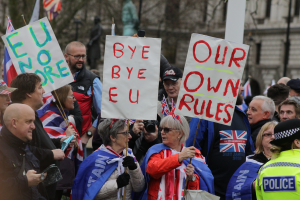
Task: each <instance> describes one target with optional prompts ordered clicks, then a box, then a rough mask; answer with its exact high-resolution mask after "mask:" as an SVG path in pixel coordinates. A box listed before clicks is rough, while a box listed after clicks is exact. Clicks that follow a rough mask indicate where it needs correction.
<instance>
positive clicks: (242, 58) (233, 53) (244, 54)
mask: <svg viewBox="0 0 300 200" xmlns="http://www.w3.org/2000/svg"><path fill="white" fill-rule="evenodd" d="M238 50H239V51H242V52H243V56H242V57H239V58H235V57H234V55H235V53H236V51H238ZM245 56H246V52H245V50H244V49H242V48H234V49H233V51H232V54H231V58H230V61H229V65H228V67H231V64H232V61H233V62H234V63H235V65H236V66H237V67H241V66H240V64H239V63H238V61H241V60H244V58H245Z"/></svg>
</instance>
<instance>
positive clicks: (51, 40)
mask: <svg viewBox="0 0 300 200" xmlns="http://www.w3.org/2000/svg"><path fill="white" fill-rule="evenodd" d="M2 40H3V41H4V43H5V46H6V47H7V49H8V53H9V55H10V57H11V60H12V62H13V64H14V67H15V69H16V71H17V73H18V74H21V73H25V72H27V73H35V74H37V75H39V76H40V77H41V79H42V85H43V87H44V89H45V92H46V93H47V92H51V91H52V90H55V89H58V88H60V87H62V86H64V85H66V84H68V83H70V82H72V81H74V79H73V76H72V74H71V71H70V69H69V67H68V63H67V62H66V59H65V57H64V55H63V53H62V51H61V49H60V46H59V44H58V41H57V39H56V37H55V35H54V32H53V30H52V28H51V25H50V23H49V21H48V19H47V18H46V17H45V18H43V19H41V20H38V21H36V22H33V23H31V24H29V25H27V26H24V27H22V28H20V29H17V30H15V31H13V32H11V33H9V34H6V35H3V36H2Z"/></svg>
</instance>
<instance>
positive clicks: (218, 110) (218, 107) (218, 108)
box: [215, 103, 225, 121]
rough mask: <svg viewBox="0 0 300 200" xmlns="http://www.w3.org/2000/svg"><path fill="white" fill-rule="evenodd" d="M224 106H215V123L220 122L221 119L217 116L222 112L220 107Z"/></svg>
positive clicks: (219, 104)
mask: <svg viewBox="0 0 300 200" xmlns="http://www.w3.org/2000/svg"><path fill="white" fill-rule="evenodd" d="M224 105H225V103H218V104H217V111H216V116H215V119H216V120H217V121H220V120H221V118H220V117H219V114H220V113H222V112H223V110H221V108H220V107H221V106H224Z"/></svg>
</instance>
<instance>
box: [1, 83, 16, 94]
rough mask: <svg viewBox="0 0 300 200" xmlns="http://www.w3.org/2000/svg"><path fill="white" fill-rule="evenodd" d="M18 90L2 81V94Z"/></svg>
mask: <svg viewBox="0 0 300 200" xmlns="http://www.w3.org/2000/svg"><path fill="white" fill-rule="evenodd" d="M16 89H17V88H12V87H8V86H7V85H6V83H5V82H4V81H3V80H0V94H10V93H12V92H13V91H15V90H16Z"/></svg>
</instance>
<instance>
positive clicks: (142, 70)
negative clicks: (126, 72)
mask: <svg viewBox="0 0 300 200" xmlns="http://www.w3.org/2000/svg"><path fill="white" fill-rule="evenodd" d="M146 70H147V69H139V73H138V78H139V79H145V78H146V77H144V76H140V75H143V74H144V71H146Z"/></svg>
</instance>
